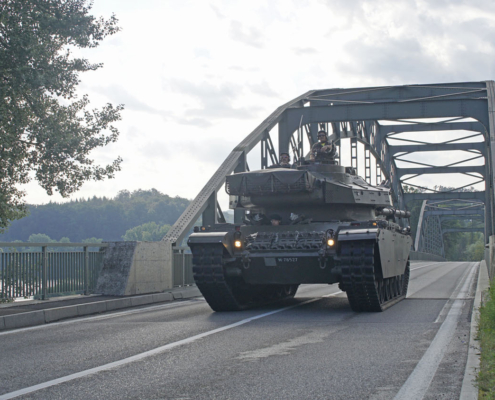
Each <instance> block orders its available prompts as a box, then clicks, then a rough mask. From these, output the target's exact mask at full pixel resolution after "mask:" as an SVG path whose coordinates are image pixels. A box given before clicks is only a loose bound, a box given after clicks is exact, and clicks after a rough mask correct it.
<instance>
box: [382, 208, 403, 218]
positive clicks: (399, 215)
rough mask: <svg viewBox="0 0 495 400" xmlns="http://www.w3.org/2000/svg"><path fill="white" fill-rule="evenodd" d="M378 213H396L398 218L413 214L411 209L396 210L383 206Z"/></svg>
mask: <svg viewBox="0 0 495 400" xmlns="http://www.w3.org/2000/svg"><path fill="white" fill-rule="evenodd" d="M376 213H377V215H385V216H392V215H395V216H396V217H398V218H409V217H410V216H411V212H410V211H403V210H396V209H395V208H382V209H381V210H377V212H376Z"/></svg>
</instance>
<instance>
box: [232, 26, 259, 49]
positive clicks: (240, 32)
mask: <svg viewBox="0 0 495 400" xmlns="http://www.w3.org/2000/svg"><path fill="white" fill-rule="evenodd" d="M230 38H231V39H233V40H235V41H237V42H241V43H244V44H245V45H248V46H252V47H256V48H258V49H261V48H263V35H262V34H261V31H260V30H259V29H257V28H255V27H249V28H244V26H243V25H242V22H239V21H232V22H231V23H230Z"/></svg>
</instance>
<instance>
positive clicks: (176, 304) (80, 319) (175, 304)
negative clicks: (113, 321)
mask: <svg viewBox="0 0 495 400" xmlns="http://www.w3.org/2000/svg"><path fill="white" fill-rule="evenodd" d="M195 302H197V300H185V301H178V302H172V303H168V304H162V305H160V306H150V307H142V308H138V309H132V310H128V311H120V312H115V313H111V311H107V313H111V314H105V315H96V316H93V317H73V319H71V320H69V321H62V322H50V323H48V324H44V325H36V326H30V327H28V328H20V329H15V330H10V331H6V332H0V336H3V335H10V334H12V333H20V332H26V331H32V330H35V329H43V328H51V327H54V326H59V325H67V324H75V323H77V322H87V321H94V320H100V319H108V318H115V317H120V316H122V315H130V314H137V313H142V312H148V311H155V310H162V309H166V308H174V307H181V306H185V305H188V304H191V303H195Z"/></svg>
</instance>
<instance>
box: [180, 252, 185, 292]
mask: <svg viewBox="0 0 495 400" xmlns="http://www.w3.org/2000/svg"><path fill="white" fill-rule="evenodd" d="M181 254H182V286H186V255H185V253H184V250H182V251H181Z"/></svg>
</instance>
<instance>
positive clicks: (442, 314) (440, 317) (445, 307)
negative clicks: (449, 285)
mask: <svg viewBox="0 0 495 400" xmlns="http://www.w3.org/2000/svg"><path fill="white" fill-rule="evenodd" d="M471 266H472V265H471ZM469 273H470V270H469V269H466V270H465V271H464V272H463V273H462V275H461V278H460V279H459V282H458V283H457V285H456V287H455V289H454V291H453V292H452V295H451V296H450V298H449V299H448V300H447V301H446V302H445V304H444V305H443V307H442V309H441V310H440V312H439V313H438V316H437V318H436V319H435V324H438V323H440V322H443V319H444V317H445V315H446V314H447V313H448V312H449V310H450V307H452V303H453V302H454V301H455V300H464V298H462V299H461V297H460V295H459V292H460V291H461V285H462V284H463V282H464V280H465V279H466V276H467V275H468V274H469ZM468 298H469V297H467V296H466V297H465V299H466V300H467V299H468Z"/></svg>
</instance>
